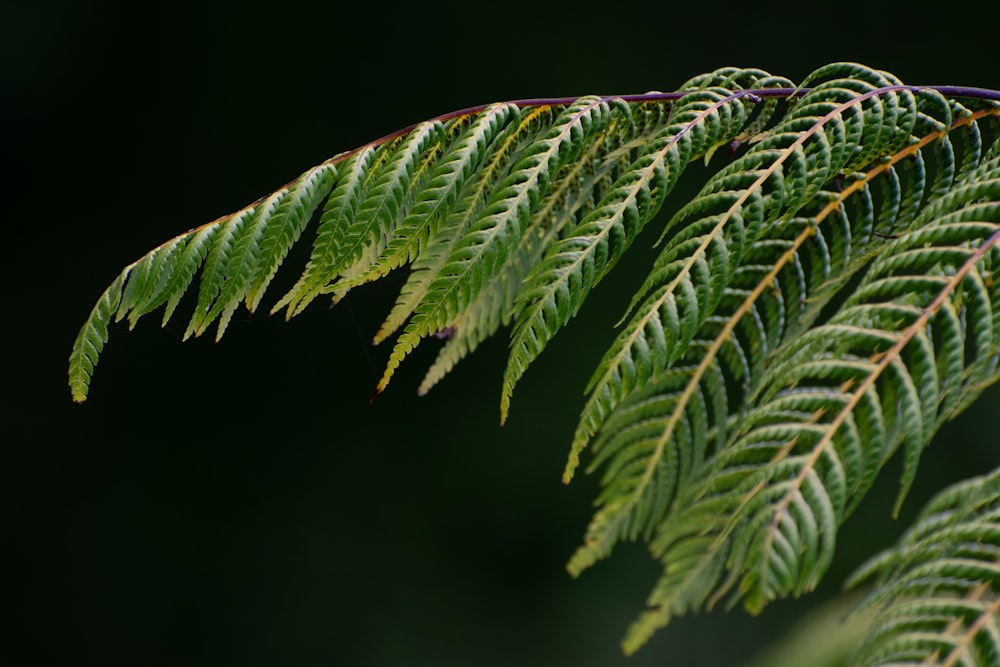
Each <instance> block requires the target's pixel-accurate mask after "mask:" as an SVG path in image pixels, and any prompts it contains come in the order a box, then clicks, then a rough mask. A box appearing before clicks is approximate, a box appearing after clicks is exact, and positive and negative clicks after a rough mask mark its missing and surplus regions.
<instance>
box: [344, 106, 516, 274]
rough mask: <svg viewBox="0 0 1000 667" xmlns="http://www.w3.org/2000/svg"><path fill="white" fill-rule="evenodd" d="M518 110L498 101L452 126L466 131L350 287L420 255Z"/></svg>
mask: <svg viewBox="0 0 1000 667" xmlns="http://www.w3.org/2000/svg"><path fill="white" fill-rule="evenodd" d="M517 115H518V112H517V109H516V107H513V106H512V105H509V104H494V105H491V106H490V107H488V108H487V109H486V110H484V111H483V112H482V113H480V114H478V115H476V116H474V117H472V116H468V117H465V118H464V119H463V120H465V121H467V122H466V123H456V125H455V128H454V129H453V130H452V131H457V130H461V134H460V135H459V136H458V137H457V138H456V139H455V141H454V142H453V143H452V144H451V145H449V146H448V147H447V148H446V149H445V150H444V152H443V154H442V155H441V157H440V158H439V159H438V160H437V161H436V162H435V163H434V168H433V173H431V174H430V176H429V177H428V182H427V184H426V187H424V188H421V189H420V190H419V192H418V193H417V194H416V202H415V203H414V205H413V208H412V209H411V210H410V211H409V213H407V215H406V217H405V218H404V219H403V221H402V222H400V223H399V227H398V229H397V230H396V234H395V235H394V236H393V237H392V238H391V239H390V240H389V242H388V244H387V246H386V248H385V250H384V251H383V253H382V255H381V257H380V258H379V260H378V261H377V262H375V263H374V264H373V265H372V266H371V267H370V268H369V269H368V270H367V271H365V272H364V273H362V274H361V275H359V276H358V277H356V278H353V279H351V280H349V281H345V283H344V288H348V287H353V286H356V285H360V284H363V283H366V282H370V281H372V280H375V279H377V278H380V277H382V276H384V275H387V274H388V273H389V272H390V271H392V270H393V269H396V268H398V267H400V266H403V265H404V264H407V263H410V262H412V261H413V260H415V259H416V258H417V257H418V256H419V255H420V253H421V251H422V250H423V248H424V247H425V246H426V244H427V242H428V239H429V238H430V237H432V236H433V235H434V233H435V232H436V230H437V228H438V226H440V224H441V221H442V220H445V219H447V218H448V216H449V215H450V214H451V211H452V209H453V208H454V206H455V202H456V200H457V198H458V196H459V194H460V193H461V192H462V188H463V187H464V185H465V183H466V181H467V180H468V179H469V178H470V177H471V176H472V175H473V173H474V172H475V171H476V169H478V168H479V165H480V164H481V162H482V160H483V159H484V157H485V155H486V153H487V149H488V148H489V147H490V145H491V144H492V142H493V139H494V138H495V137H496V136H497V135H498V133H499V132H500V131H501V130H502V129H503V128H504V127H506V125H507V123H508V122H510V120H511V119H512V118H514V117H516V116H517Z"/></svg>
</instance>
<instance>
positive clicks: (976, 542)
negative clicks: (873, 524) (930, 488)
mask: <svg viewBox="0 0 1000 667" xmlns="http://www.w3.org/2000/svg"><path fill="white" fill-rule="evenodd" d="M873 576H874V577H877V578H878V580H879V582H878V583H879V585H878V586H877V587H876V589H875V591H874V592H873V593H872V594H871V595H870V596H869V598H868V599H867V600H866V602H865V603H864V608H868V609H875V610H876V614H875V619H874V622H873V623H872V625H871V628H870V630H869V633H868V637H867V639H866V641H865V642H864V643H863V644H862V645H861V646H860V648H859V650H858V652H857V654H856V655H855V656H854V662H855V663H856V664H859V665H866V666H868V665H871V666H875V665H887V664H913V665H918V664H919V665H986V664H994V663H996V662H997V660H998V659H1000V596H998V595H997V594H996V588H997V586H998V584H1000V476H998V473H997V472H996V471H994V472H993V473H991V474H990V475H987V476H984V477H979V478H974V479H971V480H966V481H964V482H961V483H959V484H956V485H954V486H952V487H950V488H948V489H946V490H945V491H942V492H941V493H940V494H938V495H937V496H936V497H935V498H934V499H932V500H931V501H930V502H929V503H928V505H927V506H926V507H925V508H924V510H923V511H922V512H921V515H920V517H919V518H918V519H917V521H916V522H915V523H914V525H913V526H912V527H911V528H910V529H909V530H907V532H906V534H905V535H904V536H903V537H902V538H901V539H900V541H899V543H898V544H897V545H896V546H895V547H894V548H892V549H890V550H887V551H885V552H883V553H882V554H879V555H878V556H876V557H875V558H873V559H872V560H871V561H870V562H869V563H868V564H866V565H865V566H863V567H862V568H860V569H859V571H858V572H857V573H855V575H853V576H852V578H851V580H850V581H849V585H851V586H854V585H857V583H858V582H859V581H862V580H863V579H866V578H870V577H873Z"/></svg>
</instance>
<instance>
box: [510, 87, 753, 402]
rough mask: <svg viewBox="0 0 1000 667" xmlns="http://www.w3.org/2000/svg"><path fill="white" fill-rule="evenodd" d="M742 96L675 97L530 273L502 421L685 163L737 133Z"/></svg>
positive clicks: (742, 111)
mask: <svg viewBox="0 0 1000 667" xmlns="http://www.w3.org/2000/svg"><path fill="white" fill-rule="evenodd" d="M743 97H744V95H743V94H739V93H730V94H726V93H720V92H718V91H715V90H710V91H697V92H692V93H689V95H688V96H686V97H684V98H682V99H681V100H680V101H678V103H677V105H676V107H675V110H674V119H675V120H674V121H673V122H672V123H671V125H670V126H669V127H668V128H667V129H666V130H665V131H664V132H663V133H662V134H661V135H660V136H659V137H657V139H656V140H655V141H654V142H652V144H651V145H650V147H649V148H648V149H647V151H646V152H645V153H644V154H643V155H641V156H640V157H639V159H638V160H637V161H636V162H635V163H634V165H633V166H632V168H631V169H629V171H627V172H626V173H625V174H624V175H623V176H622V177H621V178H620V179H619V180H618V182H617V183H616V184H615V186H613V188H612V190H611V192H609V193H608V194H607V195H606V196H605V197H604V199H603V200H602V202H601V204H600V205H599V207H598V208H597V209H596V210H595V211H594V212H593V213H591V214H590V215H589V216H588V217H587V218H586V219H585V220H584V221H583V222H582V223H581V224H580V225H579V226H578V227H577V228H576V229H575V230H574V231H573V232H572V233H571V234H570V235H569V236H568V237H566V238H564V239H562V240H560V241H559V243H558V244H557V245H556V247H555V249H554V250H553V251H552V253H551V254H550V255H549V257H548V258H547V259H546V261H545V263H544V264H543V265H542V266H540V267H539V268H538V269H536V271H535V273H534V275H530V276H529V277H528V278H527V281H528V285H527V287H526V288H525V290H524V292H523V293H522V295H521V297H520V298H519V301H520V305H519V306H518V316H517V323H516V324H515V327H514V332H513V334H512V339H511V355H510V358H509V359H508V363H507V370H506V372H505V374H504V389H503V393H502V396H501V408H500V410H501V421H503V420H505V419H506V415H507V410H508V408H509V404H510V395H511V393H512V391H513V388H514V385H515V384H516V383H517V381H518V379H520V377H521V376H522V375H523V374H524V372H525V370H526V369H527V366H528V365H529V364H530V363H531V361H532V360H533V359H535V358H536V357H537V356H538V354H539V353H540V352H541V351H542V349H543V348H544V347H545V345H546V344H547V343H548V341H549V340H550V339H551V338H552V336H554V335H555V333H556V331H557V330H558V329H559V328H561V327H562V326H564V325H565V324H566V323H567V322H568V321H569V319H570V318H571V317H572V316H573V315H575V314H576V312H577V311H578V310H579V308H580V306H581V305H582V303H583V300H584V299H585V298H586V296H587V295H588V294H589V292H590V289H591V288H592V287H593V286H594V285H595V284H596V283H597V282H599V281H600V279H601V278H602V277H603V276H604V275H606V273H607V272H608V271H609V270H610V269H611V268H612V267H613V266H614V265H615V263H616V262H617V261H618V259H619V258H620V257H621V255H622V253H624V251H625V250H626V249H627V248H628V246H629V245H630V244H631V241H632V239H633V238H635V236H636V235H637V234H638V233H639V232H640V231H641V230H642V227H643V226H644V225H645V223H646V222H647V221H649V220H650V219H651V218H652V217H653V216H654V215H655V214H656V212H657V211H658V210H659V207H660V205H661V204H662V202H663V197H664V196H666V194H667V193H668V192H669V191H670V190H671V189H672V188H673V185H674V184H675V183H676V182H677V179H678V177H679V175H680V173H681V172H682V171H683V167H684V165H686V164H687V163H688V162H690V161H691V160H692V159H694V158H696V157H697V156H699V155H702V154H704V153H705V151H707V150H708V149H709V148H710V147H711V146H712V145H714V144H716V143H718V142H719V141H726V140H727V139H731V138H732V137H734V136H736V134H737V133H738V132H739V130H740V129H741V128H742V127H743V125H744V122H745V118H746V115H745V105H746V104H747V102H746V101H744V100H742V99H741V98H743Z"/></svg>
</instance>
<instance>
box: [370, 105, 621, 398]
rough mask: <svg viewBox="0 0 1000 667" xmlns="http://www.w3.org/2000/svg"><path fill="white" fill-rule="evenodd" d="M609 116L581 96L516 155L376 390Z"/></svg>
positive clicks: (441, 323)
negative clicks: (560, 169) (559, 170)
mask: <svg viewBox="0 0 1000 667" xmlns="http://www.w3.org/2000/svg"><path fill="white" fill-rule="evenodd" d="M610 118H611V113H610V106H609V104H608V103H607V102H606V101H604V100H602V99H601V98H581V99H580V100H578V101H577V102H575V103H574V104H572V105H570V106H569V107H568V108H567V109H566V110H564V111H563V112H562V113H561V114H559V116H558V117H557V118H556V120H555V122H554V123H553V125H552V127H551V128H550V129H549V130H548V132H547V133H546V135H545V137H544V138H543V139H541V140H540V141H538V142H535V143H533V144H532V145H530V146H529V147H528V148H527V149H526V150H525V151H523V152H522V153H521V155H520V156H519V158H518V161H517V162H516V163H515V164H514V166H513V167H512V168H511V172H510V173H509V174H508V175H507V177H506V178H505V179H504V181H503V182H502V183H501V184H500V185H499V186H498V189H497V191H496V193H495V194H494V195H493V196H492V197H491V198H490V202H489V203H488V204H487V205H486V208H485V209H484V211H483V215H482V216H480V218H479V219H478V220H477V221H476V222H475V223H474V224H473V225H472V226H471V227H470V229H469V231H468V232H467V233H466V234H465V235H464V237H463V239H462V240H461V241H460V242H459V243H458V245H457V246H456V247H455V249H454V250H453V251H452V253H451V255H450V257H449V258H448V261H447V262H446V263H445V265H444V266H443V267H442V269H441V272H440V273H439V274H438V276H437V277H436V278H435V280H434V282H433V283H431V285H430V287H429V288H428V291H427V295H426V296H425V297H424V299H423V300H422V301H421V304H420V305H419V306H418V307H417V309H416V312H415V313H414V317H413V319H412V320H411V322H410V324H409V325H407V327H406V330H405V331H404V333H403V334H402V335H401V336H400V338H399V340H398V341H397V343H396V346H395V348H394V349H393V352H392V354H391V355H390V357H389V362H388V363H387V365H386V371H385V373H384V374H383V376H382V379H381V380H380V381H379V383H378V387H377V389H376V391H381V390H383V389H384V388H385V386H386V385H387V384H388V382H389V379H390V378H391V377H392V374H393V372H394V371H395V369H396V367H397V366H398V365H399V363H400V362H401V361H402V360H403V358H404V357H405V356H406V355H407V354H409V352H410V351H411V350H412V349H413V348H414V347H415V346H416V344H417V343H418V342H419V341H420V339H422V338H423V337H425V336H428V335H430V334H432V333H434V332H435V331H439V330H441V329H443V328H444V327H446V326H448V324H449V322H450V321H451V320H453V319H454V318H455V317H456V316H457V315H458V314H459V313H460V312H461V311H462V310H463V309H464V308H465V306H467V305H468V303H469V302H470V301H471V300H472V299H473V298H474V297H475V295H476V293H477V292H478V291H479V289H480V288H481V287H482V285H483V284H484V283H485V282H486V281H488V280H489V279H490V278H492V277H493V276H495V275H497V273H498V272H499V271H500V270H501V269H502V266H503V264H504V262H505V261H506V260H507V259H508V258H509V257H510V254H511V252H512V250H513V249H514V247H516V245H517V243H518V242H519V241H520V238H521V233H522V232H523V226H524V225H525V223H527V221H528V218H529V216H530V213H531V210H532V208H533V207H534V206H535V205H536V204H537V202H538V199H539V197H540V196H541V195H542V194H544V192H545V189H546V187H547V186H548V181H549V178H550V172H552V173H554V172H555V171H556V170H557V169H558V167H559V165H560V163H561V162H562V161H565V160H567V159H570V158H572V157H573V156H574V155H575V154H576V153H578V152H579V151H580V150H581V147H582V143H583V142H584V141H585V140H586V139H587V138H588V137H589V136H590V135H592V134H593V133H594V132H597V131H599V130H600V129H601V128H603V127H604V126H606V125H607V123H608V122H610Z"/></svg>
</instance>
